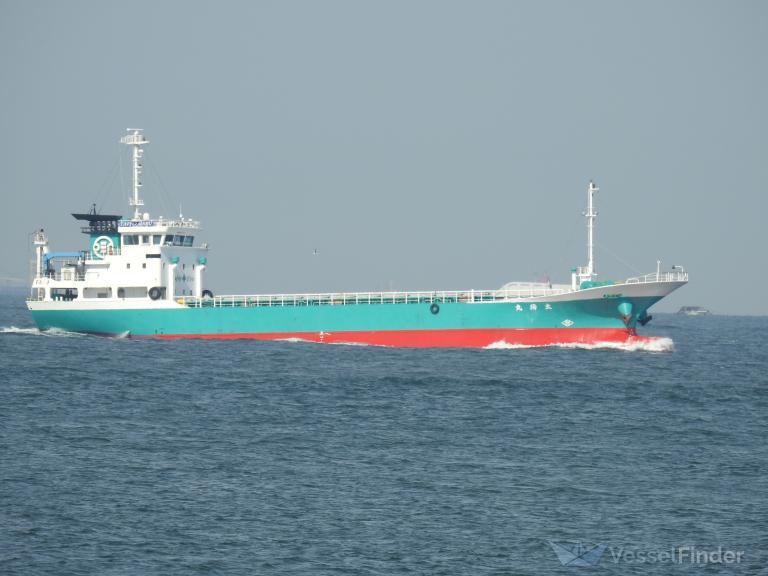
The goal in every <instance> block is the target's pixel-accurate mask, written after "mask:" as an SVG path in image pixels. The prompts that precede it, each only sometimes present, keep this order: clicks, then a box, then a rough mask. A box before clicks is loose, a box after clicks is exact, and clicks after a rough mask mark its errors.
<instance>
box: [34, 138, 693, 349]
mask: <svg viewBox="0 0 768 576" xmlns="http://www.w3.org/2000/svg"><path fill="white" fill-rule="evenodd" d="M121 142H122V143H123V144H125V145H127V146H128V147H129V150H130V152H131V156H132V195H131V199H130V201H129V206H130V208H131V209H132V210H133V214H132V216H131V217H129V218H123V217H122V215H117V214H100V213H98V212H97V210H96V207H95V205H94V207H93V209H92V210H90V211H89V212H85V213H75V214H73V216H74V217H75V218H76V219H77V220H78V221H79V222H80V223H81V227H82V228H81V229H82V231H83V232H84V233H85V234H86V235H87V236H88V246H87V248H86V249H84V250H77V251H68V252H54V251H51V250H49V245H48V238H47V235H46V234H45V231H44V230H42V229H41V230H40V231H38V232H37V233H35V234H34V235H33V246H34V250H35V262H34V263H33V264H34V270H35V272H34V278H33V280H32V286H31V294H30V296H29V297H28V299H27V306H28V308H29V310H30V312H31V314H32V317H33V319H34V321H35V323H36V324H37V326H38V328H39V329H40V330H50V329H58V330H63V331H68V332H77V333H86V334H97V335H106V336H113V337H115V336H117V337H128V338H217V339H226V338H230V339H235V338H249V339H256V340H303V341H309V342H318V343H346V344H369V345H382V346H404V347H499V346H546V345H565V344H597V343H602V342H614V343H615V342H618V343H622V342H631V341H639V340H642V339H643V338H647V337H643V336H639V335H638V334H637V329H638V327H639V326H644V325H645V324H647V322H649V321H650V319H651V316H650V314H649V313H648V309H649V308H650V307H651V306H652V305H653V304H654V303H656V302H658V301H659V300H661V299H662V298H664V297H665V296H666V295H667V294H669V293H670V292H672V291H673V290H676V289H677V288H680V287H681V286H683V285H684V284H685V283H686V282H687V281H688V274H687V272H686V271H685V270H684V269H683V268H682V267H680V266H673V267H672V268H671V269H669V270H662V269H661V265H660V263H659V262H658V261H657V266H656V271H655V272H653V273H650V274H646V275H644V276H638V277H634V278H627V279H625V280H620V281H614V280H600V279H598V275H597V272H596V268H595V259H594V229H595V219H596V217H597V213H596V212H595V208H594V197H595V194H596V193H597V192H598V188H597V186H596V185H595V184H594V183H593V182H590V183H589V186H588V188H587V211H586V212H585V213H584V215H585V216H586V221H587V264H586V265H585V266H578V267H574V268H572V269H571V271H570V272H571V274H570V283H564V284H552V283H550V282H510V283H508V284H505V285H504V286H502V287H501V288H499V289H495V290H478V289H466V290H434V291H396V292H393V291H390V292H334V293H304V294H245V295H214V294H213V293H212V292H211V291H210V290H208V289H206V278H207V268H208V262H209V260H208V258H209V247H208V245H207V244H206V243H205V242H202V241H201V240H202V238H201V227H200V222H199V221H197V220H194V219H190V218H184V217H181V216H179V217H178V218H164V217H152V216H151V215H150V214H149V213H148V212H145V211H144V202H143V200H142V199H141V197H140V190H141V186H142V184H141V174H142V158H143V156H144V147H145V146H146V145H147V144H148V143H149V141H148V140H147V139H146V138H145V135H144V133H143V131H142V130H140V129H129V130H128V133H127V134H125V135H124V136H123V137H122V138H121Z"/></svg>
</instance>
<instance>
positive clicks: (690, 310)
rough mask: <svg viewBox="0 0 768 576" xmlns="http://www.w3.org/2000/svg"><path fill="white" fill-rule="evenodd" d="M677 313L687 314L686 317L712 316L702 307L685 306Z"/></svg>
mask: <svg viewBox="0 0 768 576" xmlns="http://www.w3.org/2000/svg"><path fill="white" fill-rule="evenodd" d="M677 313H678V314H685V315H686V316H708V315H709V314H712V312H710V311H709V310H707V309H706V308H702V307H701V306H683V307H682V308H680V310H678V311H677Z"/></svg>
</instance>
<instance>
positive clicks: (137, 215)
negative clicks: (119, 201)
mask: <svg viewBox="0 0 768 576" xmlns="http://www.w3.org/2000/svg"><path fill="white" fill-rule="evenodd" d="M128 132H129V134H127V135H126V136H123V137H122V138H120V142H122V143H123V144H127V145H128V146H133V196H132V197H131V199H130V201H129V202H128V203H129V204H130V205H131V206H133V208H134V210H133V219H134V220H141V207H142V206H144V200H142V199H141V198H139V188H141V159H142V157H143V156H144V149H143V148H142V147H141V146H142V145H143V144H149V140H147V139H145V138H144V134H142V129H141V128H128Z"/></svg>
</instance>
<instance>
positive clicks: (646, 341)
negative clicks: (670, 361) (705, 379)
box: [485, 336, 675, 352]
mask: <svg viewBox="0 0 768 576" xmlns="http://www.w3.org/2000/svg"><path fill="white" fill-rule="evenodd" d="M525 348H566V349H572V350H621V351H624V352H673V351H674V349H675V343H674V342H673V341H672V339H671V338H666V337H664V336H643V337H638V338H629V339H628V340H626V341H624V342H589V343H587V342H563V343H553V344H544V345H527V344H510V343H508V342H506V341H504V340H498V341H496V342H493V343H491V344H489V345H488V346H485V350H519V349H525Z"/></svg>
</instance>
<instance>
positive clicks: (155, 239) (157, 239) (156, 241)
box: [152, 234, 163, 246]
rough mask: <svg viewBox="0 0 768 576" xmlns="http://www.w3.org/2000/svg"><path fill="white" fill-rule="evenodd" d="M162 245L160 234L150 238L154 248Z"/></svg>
mask: <svg viewBox="0 0 768 576" xmlns="http://www.w3.org/2000/svg"><path fill="white" fill-rule="evenodd" d="M162 243H163V235H162V234H155V235H154V236H152V244H154V245H155V246H160V245H161V244H162Z"/></svg>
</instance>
